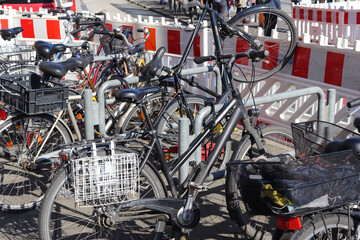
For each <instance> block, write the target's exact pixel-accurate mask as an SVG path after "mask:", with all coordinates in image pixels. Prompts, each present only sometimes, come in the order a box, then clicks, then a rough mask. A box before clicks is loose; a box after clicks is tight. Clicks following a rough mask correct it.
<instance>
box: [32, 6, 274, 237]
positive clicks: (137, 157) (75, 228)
mask: <svg viewBox="0 0 360 240" xmlns="http://www.w3.org/2000/svg"><path fill="white" fill-rule="evenodd" d="M192 4H194V3H193V2H192V3H190V4H189V5H185V7H189V6H195V5H196V6H200V7H201V8H202V9H203V14H204V12H205V13H206V12H209V13H210V16H211V17H212V18H213V20H214V21H213V22H212V24H215V25H216V24H217V20H216V13H215V12H214V11H213V10H212V9H209V8H207V7H205V6H203V5H201V4H199V3H196V4H195V5H192ZM260 8H261V9H263V10H264V11H266V12H271V11H272V10H271V9H268V8H267V7H256V8H254V11H256V12H259V9H260ZM249 12H250V10H249V11H247V13H249ZM201 16H203V15H201ZM238 18H240V17H238ZM214 30H215V31H216V30H217V29H216V28H214ZM228 30H229V29H228ZM232 33H233V34H236V33H237V32H236V31H235V32H232ZM215 34H216V33H214V35H215ZM194 36H195V35H194ZM194 36H193V37H194ZM247 39H248V38H247ZM219 49H221V48H219ZM266 55H267V54H266V52H265V50H259V49H258V50H249V51H247V52H245V53H234V54H230V55H228V54H225V55H224V54H222V53H221V52H218V53H217V55H216V56H209V57H203V58H200V59H198V60H204V61H207V60H216V62H217V63H222V64H224V65H223V66H224V67H223V68H222V69H223V71H224V75H223V77H225V78H227V79H228V82H229V83H230V88H231V95H232V98H231V100H230V101H229V102H228V103H226V104H224V105H223V107H222V108H221V109H220V110H219V112H217V113H215V112H213V114H214V115H215V117H214V118H211V119H210V121H209V122H208V123H207V124H206V126H205V128H204V130H203V132H202V133H201V134H199V135H198V136H197V137H195V139H194V141H193V142H192V143H191V144H190V147H189V148H188V149H187V150H186V151H185V152H184V153H183V154H181V155H180V156H179V157H178V158H176V159H175V160H174V161H173V162H172V164H171V165H170V166H169V165H168V163H167V162H166V159H165V156H164V153H163V150H162V148H161V144H160V141H159V138H158V136H157V133H156V131H154V126H153V123H152V121H151V119H150V116H149V113H148V112H147V110H146V107H145V106H143V105H142V104H143V100H144V97H145V95H146V94H149V93H156V92H158V91H159V90H160V88H159V87H149V88H144V89H136V90H133V89H123V90H117V91H115V92H114V93H113V95H114V96H115V97H116V98H117V100H118V101H131V102H135V103H137V104H139V106H141V109H142V112H143V113H144V114H145V119H146V123H147V126H148V136H149V137H150V139H151V141H150V143H149V144H148V143H146V144H144V143H143V142H142V140H141V139H139V140H136V139H126V138H124V139H118V140H114V141H105V142H103V143H79V144H78V145H77V146H70V148H66V149H65V150H64V151H62V152H61V153H60V156H61V159H62V168H61V169H60V170H59V172H58V174H57V176H56V177H55V179H54V181H53V182H52V184H51V186H50V187H49V189H48V191H47V193H46V195H45V198H44V201H43V203H42V206H41V210H40V217H39V221H40V222H39V232H40V236H41V239H51V238H57V237H60V236H61V237H63V238H87V237H90V236H96V237H100V238H110V239H111V238H113V239H115V238H121V239H126V238H130V239H141V238H151V239H161V237H163V236H164V232H168V231H170V232H172V231H176V230H177V231H178V232H182V233H184V234H187V233H189V232H190V231H191V229H192V228H194V227H195V226H196V225H197V224H198V222H199V219H200V213H199V209H198V204H197V203H196V202H195V199H196V196H197V194H198V192H199V191H202V190H205V189H206V188H207V185H208V184H207V181H208V180H209V179H210V181H214V180H216V179H219V178H221V177H223V176H224V171H220V172H216V173H215V172H213V171H212V168H213V167H214V166H215V165H216V161H217V158H218V156H219V155H220V154H221V151H222V149H223V148H224V145H225V143H226V142H227V140H229V139H230V135H231V133H232V132H233V130H234V128H235V126H237V123H238V121H239V120H241V121H242V123H243V126H244V129H245V131H244V132H243V134H244V136H245V138H244V140H242V141H240V142H242V143H244V142H249V141H250V139H251V140H252V141H254V143H255V145H256V148H253V149H249V150H248V151H247V152H246V153H245V155H246V154H249V155H251V154H252V155H253V156H256V155H258V154H265V152H266V151H265V148H264V142H263V141H262V140H263V139H262V137H261V134H260V132H261V128H258V127H255V126H253V125H252V123H251V122H250V119H249V117H248V115H247V112H246V111H245V108H244V105H243V100H242V98H241V96H240V94H239V91H238V89H237V88H236V86H235V83H234V79H233V78H232V67H233V65H234V64H235V62H236V59H239V58H241V57H244V58H250V59H256V58H259V59H262V58H265V57H266ZM177 74H180V72H179V71H176V70H175V71H174V75H175V76H176V75H177ZM223 119H226V124H225V128H224V129H223V131H222V133H221V135H220V136H219V138H218V139H217V142H216V145H215V147H214V149H213V150H212V151H211V153H210V155H209V157H208V159H207V161H204V162H201V163H200V164H198V165H196V164H195V163H192V164H191V165H190V171H189V175H188V177H187V178H186V180H185V181H184V182H179V181H178V180H177V179H178V171H179V169H180V167H181V166H183V165H185V164H188V163H187V159H188V158H189V156H190V155H192V154H193V153H194V152H195V149H196V148H197V147H199V146H200V145H201V144H202V142H203V140H204V139H205V138H206V137H207V136H210V135H211V134H212V130H213V127H214V126H216V125H217V124H219V123H220V122H221V121H222V120H223ZM250 142H251V141H250ZM251 145H252V144H251ZM265 146H266V143H265ZM255 149H257V150H256V151H255ZM252 150H254V151H252ZM240 151H241V149H240V150H238V151H237V152H236V154H235V155H236V156H239V152H240ZM153 156H155V159H156V161H157V162H159V165H160V169H161V175H162V176H160V175H159V174H160V173H159V172H158V171H157V170H156V169H154V164H153V161H152V160H153V159H154V158H152V157H153ZM239 157H241V158H246V157H245V156H239ZM115 159H124V161H117V160H115ZM114 160H115V161H116V162H119V164H120V165H121V166H118V167H114V168H112V169H113V170H114V171H113V170H111V173H110V172H109V171H105V169H108V166H110V165H111V166H113V165H112V164H110V162H111V161H114ZM120 162H123V163H120ZM95 166H96V167H95ZM94 168H96V169H99V170H98V171H97V172H96V173H95V172H94V171H92V170H91V169H94ZM125 168H127V169H129V170H131V171H129V172H131V176H130V175H129V178H128V180H125V178H124V177H125V175H124V174H122V173H120V170H121V169H125ZM105 172H107V173H109V174H108V175H107V177H105V175H106V174H105ZM104 174H105V175H104ZM95 175H96V177H95ZM97 177H99V178H97ZM95 178H97V180H96V181H94V180H93V179H95ZM83 179H86V181H83ZM109 179H116V180H115V183H114V184H113V185H112V183H111V181H109ZM95 182H96V183H95ZM118 183H120V184H118ZM105 186H106V187H105ZM120 186H121V187H120ZM180 186H181V187H180ZM90 189H92V190H90ZM106 189H109V190H110V189H113V190H114V191H112V190H111V191H110V192H112V193H114V194H111V195H109V194H110V192H108V191H107V190H106ZM115 189H116V190H118V194H116V193H115V192H116V191H115ZM178 189H182V191H180V192H178ZM81 206H87V207H81ZM75 219H76V220H75ZM74 221H76V224H74ZM169 228H170V229H169Z"/></svg>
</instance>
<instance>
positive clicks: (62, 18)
mask: <svg viewBox="0 0 360 240" xmlns="http://www.w3.org/2000/svg"><path fill="white" fill-rule="evenodd" d="M58 19H59V20H68V21H70V17H69V16H65V17H58Z"/></svg>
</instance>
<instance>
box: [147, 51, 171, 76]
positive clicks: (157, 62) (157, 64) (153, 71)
mask: <svg viewBox="0 0 360 240" xmlns="http://www.w3.org/2000/svg"><path fill="white" fill-rule="evenodd" d="M165 52H166V48H164V47H161V48H159V49H158V50H157V51H156V53H155V55H154V57H153V59H152V60H151V61H150V62H149V63H148V64H146V66H145V67H144V69H143V70H142V71H141V75H142V76H143V77H155V76H160V74H161V71H162V68H163V63H162V57H163V56H164V54H165Z"/></svg>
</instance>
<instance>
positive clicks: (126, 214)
mask: <svg viewBox="0 0 360 240" xmlns="http://www.w3.org/2000/svg"><path fill="white" fill-rule="evenodd" d="M98 154H99V152H98ZM98 156H99V155H98ZM68 167H69V166H67V167H64V168H62V169H61V170H60V171H59V173H58V174H57V176H56V177H55V178H54V180H53V182H52V183H51V186H50V187H49V189H48V191H47V193H46V195H45V197H44V201H43V203H42V205H41V209H40V215H39V233H40V239H42V240H50V239H58V238H61V239H122V240H123V239H161V235H162V234H163V232H164V230H165V222H164V221H163V220H159V219H157V218H156V217H155V216H154V215H150V216H152V217H145V216H146V213H147V212H149V214H152V212H151V211H148V210H146V209H142V208H141V207H132V208H131V207H125V206H123V204H109V205H102V206H98V207H95V206H86V207H84V206H80V207H79V206H77V205H76V203H75V199H74V188H73V180H72V177H71V176H72V175H71V172H70V170H69V169H68ZM138 187H139V188H140V198H142V199H145V198H165V197H166V193H165V190H164V188H163V186H162V184H161V180H160V179H159V177H158V175H157V173H156V172H155V171H154V170H153V169H152V168H151V167H150V166H149V165H145V166H144V168H143V169H142V170H141V173H140V185H139V186H138ZM115 209H119V210H120V211H119V213H118V216H119V217H120V218H124V219H125V220H123V221H122V222H120V223H116V224H111V223H109V222H108V221H107V218H106V216H107V214H112V213H115ZM116 212H117V210H116ZM156 237H159V238H156Z"/></svg>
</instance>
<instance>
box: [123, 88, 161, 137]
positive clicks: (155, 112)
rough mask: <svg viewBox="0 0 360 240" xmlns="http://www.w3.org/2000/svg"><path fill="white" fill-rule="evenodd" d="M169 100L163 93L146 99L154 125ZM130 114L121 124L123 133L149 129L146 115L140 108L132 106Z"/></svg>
mask: <svg viewBox="0 0 360 240" xmlns="http://www.w3.org/2000/svg"><path fill="white" fill-rule="evenodd" d="M167 101H168V99H167V98H166V96H165V95H164V93H163V92H159V93H155V94H152V95H149V96H147V97H146V99H145V106H146V109H147V112H148V113H149V114H150V118H151V119H152V120H153V123H154V122H155V121H156V119H157V118H158V117H159V115H160V114H161V112H162V111H163V110H164V108H165V106H166V104H167ZM129 111H130V112H129V114H127V115H126V116H123V117H124V118H125V120H124V121H123V123H122V124H121V131H120V132H122V133H125V132H130V131H133V130H135V129H138V130H144V129H148V126H147V124H146V121H145V115H144V113H143V112H142V110H141V109H140V107H139V106H135V105H133V106H130V110H129Z"/></svg>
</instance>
